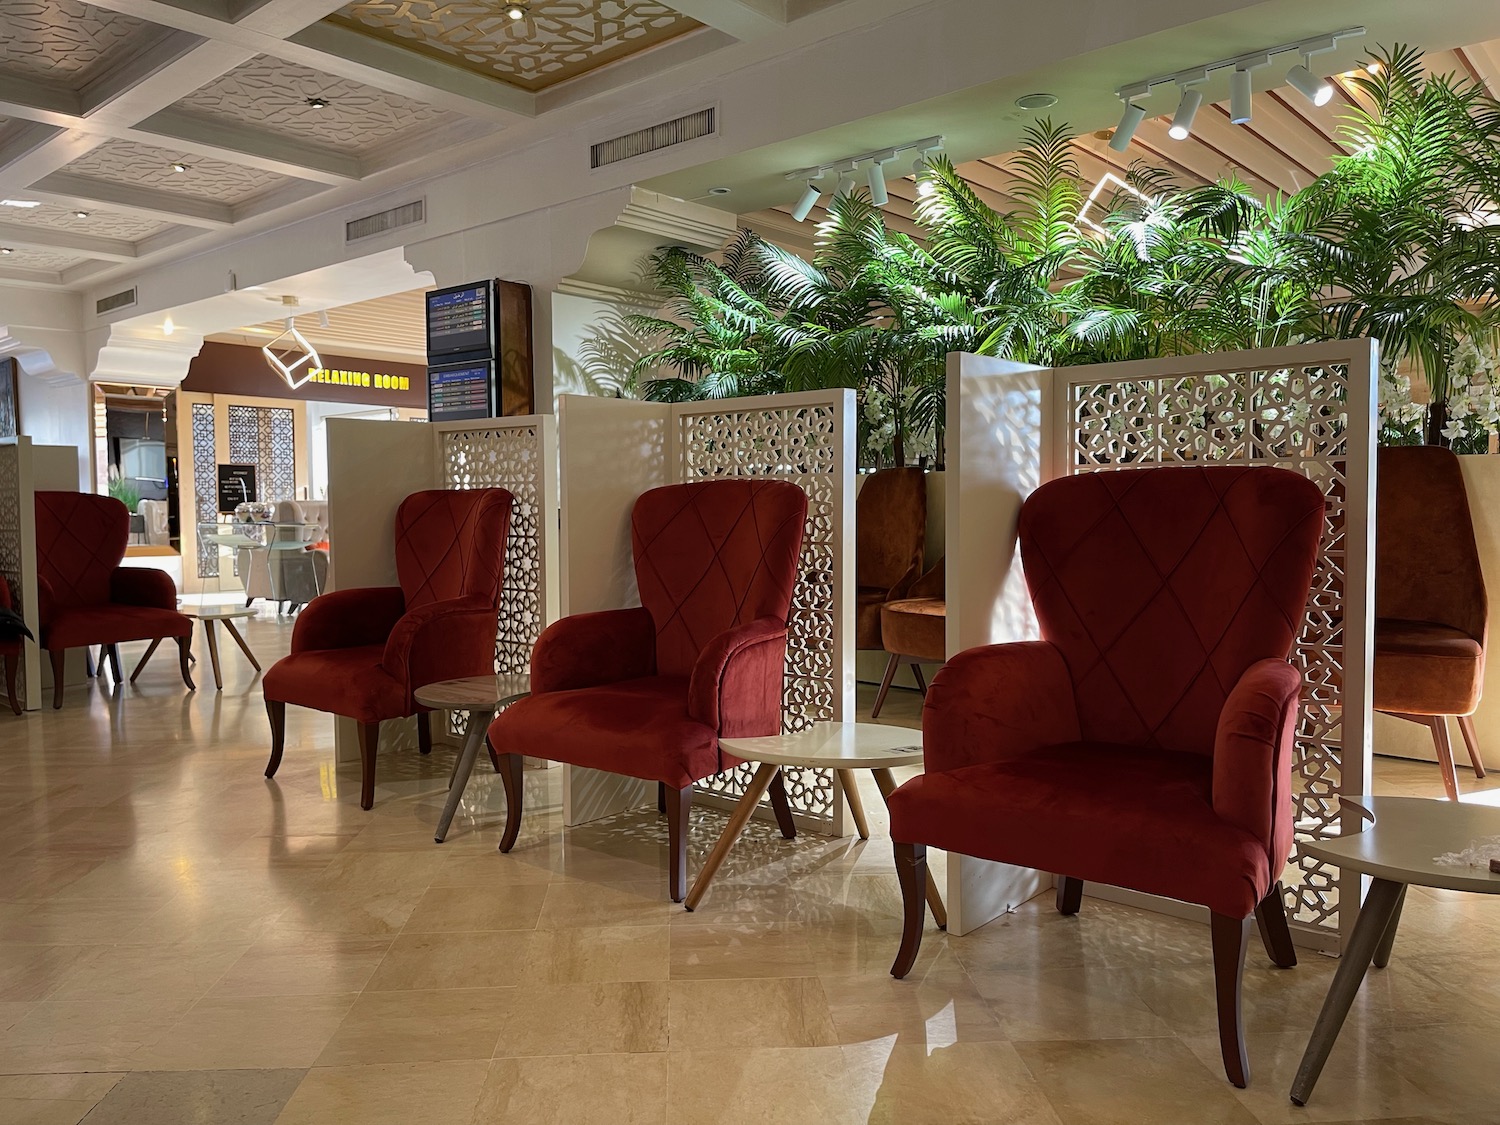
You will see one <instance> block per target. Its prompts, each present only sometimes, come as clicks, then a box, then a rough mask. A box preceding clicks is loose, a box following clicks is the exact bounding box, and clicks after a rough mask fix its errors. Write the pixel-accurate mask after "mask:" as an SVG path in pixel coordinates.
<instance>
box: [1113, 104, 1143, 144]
mask: <svg viewBox="0 0 1500 1125" xmlns="http://www.w3.org/2000/svg"><path fill="white" fill-rule="evenodd" d="M1144 120H1146V111H1145V110H1144V109H1142V108H1141V107H1140V106H1138V105H1136V104H1135V103H1134V102H1126V103H1125V109H1124V111H1123V112H1122V113H1121V114H1120V123H1119V124H1118V125H1116V126H1115V135H1114V136H1112V137H1110V138H1109V147H1110V148H1112V149H1114V150H1115V151H1116V152H1124V151H1125V150H1126V149H1127V148H1129V147H1130V138H1131V137H1133V136H1135V131H1136V130H1137V129H1139V128H1140V127H1141V122H1142V121H1144Z"/></svg>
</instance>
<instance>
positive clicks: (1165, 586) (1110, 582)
mask: <svg viewBox="0 0 1500 1125" xmlns="http://www.w3.org/2000/svg"><path fill="white" fill-rule="evenodd" d="M1323 522H1324V500H1323V494H1322V492H1321V490H1319V488H1318V487H1317V485H1315V484H1314V483H1313V482H1312V481H1310V480H1308V479H1307V478H1306V477H1304V476H1301V475H1299V474H1297V473H1293V472H1290V471H1288V470H1286V469H1275V468H1270V467H1256V468H1248V467H1240V466H1227V465H1226V466H1203V467H1195V466H1185V467H1161V468H1141V469H1123V470H1118V471H1109V472H1095V473H1084V474H1082V475H1080V476H1074V477H1065V478H1062V479H1060V480H1055V481H1051V482H1049V483H1047V484H1044V485H1042V486H1041V487H1040V488H1038V489H1037V490H1036V491H1035V492H1033V493H1032V494H1031V496H1030V497H1028V498H1027V500H1026V502H1025V503H1024V504H1023V505H1022V506H1021V517H1020V528H1019V532H1020V541H1021V559H1022V564H1023V566H1024V568H1025V572H1026V584H1027V587H1028V588H1029V589H1030V591H1031V600H1032V604H1033V605H1034V606H1035V609H1036V615H1037V620H1038V622H1039V623H1040V625H1041V629H1042V636H1043V637H1044V638H1046V639H1047V640H1048V641H1050V642H1052V644H1054V645H1056V646H1057V648H1058V649H1060V650H1061V652H1062V655H1063V658H1064V660H1066V661H1067V664H1068V670H1069V673H1070V674H1071V676H1072V680H1073V690H1074V697H1075V699H1076V702H1077V706H1078V718H1079V727H1080V733H1081V734H1082V736H1083V738H1084V739H1085V740H1088V741H1100V742H1114V743H1123V744H1129V745H1137V746H1154V747H1158V748H1161V749H1167V750H1186V751H1195V752H1198V753H1204V754H1210V753H1212V752H1213V745H1214V733H1215V729H1216V727H1217V724H1218V719H1219V714H1220V712H1221V711H1222V710H1223V708H1224V701H1225V699H1226V697H1227V696H1228V694H1229V692H1230V690H1231V689H1232V688H1233V687H1234V685H1235V684H1236V683H1237V682H1238V681H1239V678H1240V676H1241V675H1242V674H1243V673H1244V671H1245V670H1246V669H1247V668H1249V667H1250V665H1251V664H1253V663H1255V662H1256V661H1257V660H1264V659H1266V658H1268V657H1269V658H1281V659H1284V658H1285V657H1286V656H1287V654H1288V652H1289V651H1290V649H1291V646H1292V642H1293V641H1294V640H1295V639H1296V635H1297V631H1298V630H1299V629H1300V627H1301V623H1302V620H1303V617H1304V614H1305V610H1306V604H1307V595H1308V588H1309V585H1310V583H1311V581H1312V573H1313V568H1314V566H1315V564H1316V562H1317V555H1318V544H1319V541H1320V539H1321V536H1322V532H1323Z"/></svg>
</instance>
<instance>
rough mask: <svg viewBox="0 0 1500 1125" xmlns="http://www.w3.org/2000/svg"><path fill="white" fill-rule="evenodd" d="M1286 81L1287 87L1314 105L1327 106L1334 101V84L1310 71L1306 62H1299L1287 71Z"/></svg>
mask: <svg viewBox="0 0 1500 1125" xmlns="http://www.w3.org/2000/svg"><path fill="white" fill-rule="evenodd" d="M1286 80H1287V85H1289V86H1291V88H1292V89H1294V90H1296V91H1297V93H1299V94H1301V95H1302V96H1303V97H1304V98H1306V99H1307V100H1308V101H1310V102H1312V104H1313V105H1327V104H1328V103H1329V102H1331V101H1333V84H1332V83H1330V82H1328V81H1327V80H1326V79H1322V78H1319V77H1318V76H1317V75H1316V74H1314V73H1313V72H1312V71H1310V70H1308V69H1307V63H1306V62H1299V63H1298V64H1297V65H1296V66H1294V67H1292V69H1291V70H1289V71H1287V72H1286Z"/></svg>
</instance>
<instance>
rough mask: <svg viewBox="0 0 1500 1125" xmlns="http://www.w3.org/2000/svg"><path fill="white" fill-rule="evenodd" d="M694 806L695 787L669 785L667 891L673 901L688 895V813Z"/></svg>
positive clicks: (680, 899)
mask: <svg viewBox="0 0 1500 1125" xmlns="http://www.w3.org/2000/svg"><path fill="white" fill-rule="evenodd" d="M692 808H693V787H692V786H691V785H689V786H688V787H687V788H686V789H673V788H672V787H671V786H668V787H667V893H668V894H669V895H671V896H672V901H673V902H681V901H682V900H683V899H685V898H686V897H687V839H688V814H689V813H690V812H691V811H692Z"/></svg>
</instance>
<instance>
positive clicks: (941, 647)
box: [870, 559, 948, 719]
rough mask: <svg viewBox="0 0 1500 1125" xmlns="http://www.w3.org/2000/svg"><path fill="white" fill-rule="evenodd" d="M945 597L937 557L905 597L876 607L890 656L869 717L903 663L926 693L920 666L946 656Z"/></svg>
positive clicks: (882, 701)
mask: <svg viewBox="0 0 1500 1125" xmlns="http://www.w3.org/2000/svg"><path fill="white" fill-rule="evenodd" d="M945 597H946V590H945V588H944V574H943V560H942V559H938V561H937V563H936V564H935V565H934V566H933V568H932V569H931V570H929V571H928V572H927V573H926V574H924V575H922V577H921V578H919V579H917V580H916V581H915V582H914V583H912V586H911V589H910V590H908V591H907V596H906V597H904V598H900V599H898V600H896V601H892V602H886V603H885V605H883V606H881V607H880V636H881V640H882V644H883V646H884V648H885V650H886V652H888V653H890V654H891V658H890V660H889V661H887V662H886V666H885V675H884V676H883V677H881V680H880V690H879V691H878V692H876V693H875V706H874V707H872V708H871V709H870V718H872V719H875V718H879V717H880V709H881V708H882V707H883V706H885V696H886V693H887V692H889V691H890V690H891V681H892V680H894V679H895V678H896V672H897V670H898V669H899V668H900V667H901V665H903V664H908V665H910V666H911V674H912V675H913V676H915V677H916V680H917V687H919V688H921V689H922V694H923V695H926V694H927V682H926V681H925V680H924V679H923V678H922V665H923V664H941V663H942V662H943V661H944V660H946V659H948V638H947V633H948V603H947V601H946V600H945Z"/></svg>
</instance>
